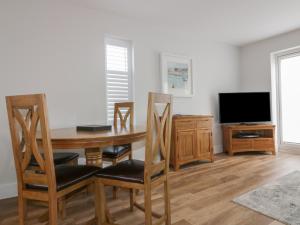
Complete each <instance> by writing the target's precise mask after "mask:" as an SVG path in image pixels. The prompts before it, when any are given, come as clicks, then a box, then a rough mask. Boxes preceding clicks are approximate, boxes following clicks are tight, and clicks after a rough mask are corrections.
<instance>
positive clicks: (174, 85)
mask: <svg viewBox="0 0 300 225" xmlns="http://www.w3.org/2000/svg"><path fill="white" fill-rule="evenodd" d="M161 77H162V91H163V92H164V93H167V94H172V95H174V97H192V96H193V95H194V89H193V76H192V59H191V58H189V57H186V56H179V55H172V54H167V53H161Z"/></svg>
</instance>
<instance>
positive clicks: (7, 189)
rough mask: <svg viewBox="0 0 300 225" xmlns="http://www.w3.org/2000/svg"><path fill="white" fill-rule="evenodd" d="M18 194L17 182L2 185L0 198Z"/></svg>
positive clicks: (0, 186)
mask: <svg viewBox="0 0 300 225" xmlns="http://www.w3.org/2000/svg"><path fill="white" fill-rule="evenodd" d="M16 196H17V183H8V184H1V185H0V199H6V198H12V197H16Z"/></svg>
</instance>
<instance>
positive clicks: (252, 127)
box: [222, 123, 275, 130]
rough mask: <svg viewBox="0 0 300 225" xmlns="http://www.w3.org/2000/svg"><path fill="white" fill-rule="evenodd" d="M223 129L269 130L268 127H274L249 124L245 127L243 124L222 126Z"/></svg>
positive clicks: (271, 125)
mask: <svg viewBox="0 0 300 225" xmlns="http://www.w3.org/2000/svg"><path fill="white" fill-rule="evenodd" d="M222 127H223V128H231V129H244V130H247V129H258V128H270V127H272V128H273V127H275V125H274V124H267V123H266V124H249V125H245V124H223V125H222Z"/></svg>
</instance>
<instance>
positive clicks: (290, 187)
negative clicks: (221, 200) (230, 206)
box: [233, 171, 300, 225]
mask: <svg viewBox="0 0 300 225" xmlns="http://www.w3.org/2000/svg"><path fill="white" fill-rule="evenodd" d="M233 201H234V202H235V203H238V204H240V205H243V206H245V207H248V208H250V209H252V210H254V211H256V212H259V213H262V214H264V215H266V216H269V217H271V218H273V219H275V220H278V221H280V222H282V223H285V224H289V225H300V171H294V172H292V173H290V174H288V175H286V176H283V177H281V178H279V179H278V180H276V181H275V182H272V183H270V184H267V185H264V186H262V187H259V188H257V189H254V190H252V191H250V192H248V193H246V194H243V195H241V196H239V197H237V198H235V199H234V200H233Z"/></svg>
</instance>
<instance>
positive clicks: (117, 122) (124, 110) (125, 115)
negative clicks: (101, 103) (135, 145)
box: [102, 102, 134, 199]
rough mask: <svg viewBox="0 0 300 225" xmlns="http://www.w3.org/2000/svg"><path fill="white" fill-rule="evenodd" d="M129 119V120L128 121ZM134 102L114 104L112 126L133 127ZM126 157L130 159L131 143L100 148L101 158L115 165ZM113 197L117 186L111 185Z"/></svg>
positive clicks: (115, 196)
mask: <svg viewBox="0 0 300 225" xmlns="http://www.w3.org/2000/svg"><path fill="white" fill-rule="evenodd" d="M128 119H129V121H128ZM133 120H134V103H133V102H120V103H115V105H114V127H115V128H116V129H117V128H118V127H119V128H121V129H130V128H131V127H133ZM126 157H128V158H129V159H132V145H131V144H126V145H114V146H108V147H105V148H103V149H102V160H103V161H108V162H111V163H112V165H116V164H117V163H118V162H120V161H121V160H122V159H124V158H126ZM113 198H114V199H116V198H117V188H116V187H113Z"/></svg>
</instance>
